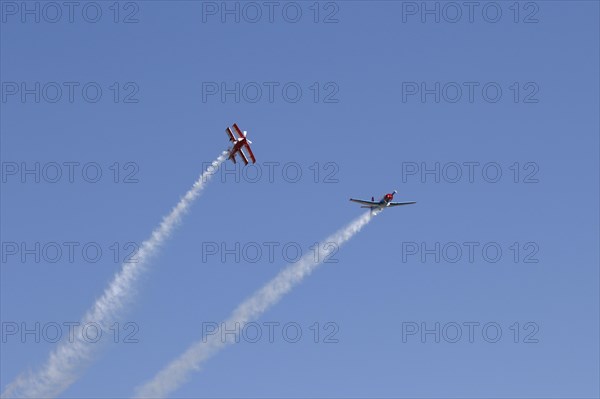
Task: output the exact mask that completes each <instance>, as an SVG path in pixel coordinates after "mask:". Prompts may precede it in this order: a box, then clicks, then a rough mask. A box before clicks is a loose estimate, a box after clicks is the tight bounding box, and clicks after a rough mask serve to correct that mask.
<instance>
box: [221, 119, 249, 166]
mask: <svg viewBox="0 0 600 399" xmlns="http://www.w3.org/2000/svg"><path fill="white" fill-rule="evenodd" d="M233 130H234V131H235V133H236V134H237V136H238V137H235V136H234V135H233V132H232V131H231V129H230V128H229V127H228V128H227V129H225V133H227V136H228V137H229V141H231V142H232V143H233V147H231V148H229V149H228V151H229V159H231V160H232V161H233V163H236V161H235V156H236V154H239V155H240V158H242V161H244V164H245V165H248V158H247V157H246V154H244V150H246V151H248V155H249V156H250V158H251V159H252V163H256V158H254V154H253V153H252V150H251V149H250V144H252V142H251V141H250V140H248V139H247V138H246V135H247V134H248V132H246V131H244V132H242V131H241V130H240V128H239V127H238V125H237V124H235V123H234V124H233Z"/></svg>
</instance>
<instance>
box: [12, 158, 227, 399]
mask: <svg viewBox="0 0 600 399" xmlns="http://www.w3.org/2000/svg"><path fill="white" fill-rule="evenodd" d="M227 156H228V152H226V151H225V152H223V153H222V154H221V155H220V156H219V157H218V158H217V159H216V160H215V161H214V162H212V164H211V165H210V166H209V167H208V168H207V170H206V171H204V173H202V174H201V175H200V177H199V178H198V180H196V182H195V183H194V185H193V186H192V188H190V190H189V191H188V192H187V193H186V194H185V195H184V196H183V197H182V198H181V200H180V201H179V202H178V203H177V205H175V207H174V208H173V209H172V210H171V212H170V213H169V214H168V215H167V216H165V217H164V218H163V220H162V222H161V223H160V225H159V226H158V227H157V228H156V229H155V230H154V231H153V232H152V234H151V236H150V238H149V239H147V240H146V241H144V242H143V243H142V244H141V245H140V248H139V251H138V253H137V254H136V258H137V262H135V263H133V262H131V263H124V264H123V265H122V268H121V270H120V271H119V272H118V273H117V274H116V275H115V276H114V278H113V280H112V281H111V283H110V284H109V285H108V287H107V288H106V289H105V291H104V293H103V294H102V296H101V297H100V298H98V299H97V300H96V302H95V303H94V305H93V306H92V307H91V308H90V309H89V310H88V312H87V313H86V314H85V315H84V317H83V318H82V320H81V322H80V326H81V325H83V326H85V325H88V323H97V324H98V325H99V326H100V328H101V329H102V330H104V331H107V330H108V329H109V328H110V325H111V324H112V323H114V321H115V319H118V318H119V316H120V313H122V312H123V310H124V308H125V305H126V304H127V303H128V302H130V301H131V299H132V296H133V293H134V288H135V284H136V282H137V281H138V280H139V278H140V276H141V275H142V274H143V272H144V271H145V270H146V269H147V267H146V266H147V264H148V261H149V260H150V259H151V258H152V257H153V256H154V255H156V253H157V251H158V249H160V247H161V246H162V245H163V244H164V242H165V241H166V240H167V239H168V238H169V236H170V235H171V233H172V232H173V230H174V228H175V227H177V225H178V224H179V223H180V222H181V218H182V217H183V215H185V213H186V212H187V211H188V209H189V207H190V205H191V204H192V203H193V202H194V200H195V199H196V198H197V197H198V196H199V195H200V193H201V192H202V190H203V189H204V187H205V186H206V183H207V182H208V181H209V180H210V178H211V177H212V176H213V175H214V174H215V172H216V171H217V169H218V168H219V166H220V165H221V164H222V163H223V161H225V159H227ZM74 330H75V333H74V334H73V339H71V340H69V341H63V342H62V343H60V344H59V346H58V347H57V348H56V349H55V350H54V351H53V352H51V354H50V356H49V358H48V360H47V361H46V363H45V364H44V365H43V366H42V368H41V369H40V370H39V371H37V372H35V373H28V374H23V375H21V376H19V377H17V379H16V380H15V381H13V382H12V383H10V384H9V385H8V386H7V387H6V389H5V391H4V392H3V393H2V397H3V398H4V397H7V398H8V397H27V398H38V397H43V398H48V397H55V396H57V395H59V394H60V393H61V392H63V391H64V390H65V389H66V388H68V387H69V386H70V385H71V384H72V383H73V382H75V380H76V379H77V378H78V377H79V374H80V372H81V370H82V368H83V367H85V366H86V365H87V364H88V363H89V362H90V361H91V358H92V354H93V352H94V351H93V349H94V344H93V343H90V342H88V341H86V340H84V339H83V335H82V331H81V330H78V329H77V328H74Z"/></svg>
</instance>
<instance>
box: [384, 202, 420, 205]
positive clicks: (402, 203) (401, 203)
mask: <svg viewBox="0 0 600 399" xmlns="http://www.w3.org/2000/svg"><path fill="white" fill-rule="evenodd" d="M416 203H417V202H416V201H409V202H390V203H389V205H388V206H400V205H410V204H416Z"/></svg>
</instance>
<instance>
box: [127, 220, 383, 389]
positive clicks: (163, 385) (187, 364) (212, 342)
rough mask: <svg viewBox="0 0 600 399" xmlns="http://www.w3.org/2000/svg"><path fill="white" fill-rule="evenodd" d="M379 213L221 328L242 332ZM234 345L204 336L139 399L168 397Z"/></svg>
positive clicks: (306, 259)
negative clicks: (213, 357)
mask: <svg viewBox="0 0 600 399" xmlns="http://www.w3.org/2000/svg"><path fill="white" fill-rule="evenodd" d="M376 213H377V212H368V213H365V214H364V215H362V216H360V217H359V218H357V219H355V220H354V221H353V222H351V223H350V224H348V225H347V226H346V227H344V228H342V229H341V230H338V231H337V232H336V233H334V234H332V235H331V236H329V237H328V238H326V239H325V240H324V241H323V243H322V244H319V245H318V250H317V251H318V252H317V253H316V255H317V256H315V254H314V253H312V252H311V253H309V254H306V255H304V256H303V257H302V258H300V260H299V261H298V262H296V263H294V264H291V265H289V266H288V267H286V268H285V269H283V270H282V271H281V272H279V274H278V275H277V276H275V278H273V279H272V280H271V281H269V282H268V283H267V284H265V285H264V286H263V287H262V288H261V289H260V290H258V291H256V292H255V293H254V294H253V295H252V296H251V297H250V298H248V299H246V300H245V301H244V302H242V303H241V304H240V305H239V306H238V307H237V308H236V309H235V310H234V311H233V313H232V314H231V316H230V317H229V319H228V320H227V321H226V322H224V323H222V324H221V326H223V325H225V326H231V325H236V326H238V325H239V326H240V329H241V328H243V327H244V325H245V324H246V323H248V322H250V321H253V320H256V319H257V318H258V317H259V316H260V315H261V314H262V313H264V312H265V311H266V310H267V309H269V308H270V307H271V306H273V305H274V304H276V303H277V302H278V301H279V300H280V299H281V298H282V297H283V295H285V294H286V293H288V292H289V291H290V290H291V289H292V288H293V287H294V286H295V285H296V284H298V283H300V282H301V281H302V280H303V279H304V278H305V277H307V276H308V275H309V274H310V273H311V272H312V271H313V270H314V269H315V268H316V267H317V266H319V265H320V264H321V263H322V262H323V261H324V260H325V259H326V258H327V256H329V255H330V254H331V252H332V251H333V250H335V248H338V247H339V246H341V245H342V244H344V243H345V242H346V241H348V240H349V239H350V238H352V236H354V235H355V234H356V233H358V232H359V231H360V230H361V229H362V228H363V227H364V226H365V225H366V224H367V223H369V221H370V220H371V219H372V217H373V215H375V214H376ZM323 244H327V245H323ZM329 244H334V245H329ZM236 323H238V324H236ZM230 338H231V339H230ZM233 342H235V337H231V334H226V335H225V339H223V337H222V336H221V334H220V331H216V334H212V335H210V336H208V337H204V338H203V339H201V340H200V341H197V342H195V343H194V344H193V345H192V346H190V347H189V348H188V349H187V350H186V351H185V352H184V353H183V354H182V355H181V356H179V357H178V358H177V359H175V360H174V361H172V362H171V363H170V364H169V365H168V366H167V367H165V368H164V369H163V370H161V371H160V372H159V373H158V374H156V376H155V377H154V378H153V379H152V380H151V381H148V382H147V383H145V384H144V385H143V386H141V387H140V388H139V389H138V390H137V392H136V396H137V397H139V398H163V397H166V396H167V395H169V394H170V393H171V392H173V391H175V390H176V389H178V388H179V387H180V386H181V385H182V384H183V383H185V381H186V380H187V378H188V376H189V374H190V372H191V371H192V370H199V369H200V366H202V364H203V363H204V362H205V361H206V360H207V359H209V358H210V357H211V356H212V355H214V354H216V353H217V352H218V351H219V350H220V349H222V348H223V347H224V346H225V345H227V344H230V343H233Z"/></svg>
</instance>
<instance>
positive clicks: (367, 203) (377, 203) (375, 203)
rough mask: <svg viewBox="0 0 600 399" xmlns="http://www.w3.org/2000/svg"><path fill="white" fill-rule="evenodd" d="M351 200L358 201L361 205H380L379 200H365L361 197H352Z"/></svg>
mask: <svg viewBox="0 0 600 399" xmlns="http://www.w3.org/2000/svg"><path fill="white" fill-rule="evenodd" d="M350 201H352V202H357V203H359V204H361V205H368V206H379V202H374V201H365V200H359V199H354V198H350Z"/></svg>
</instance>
